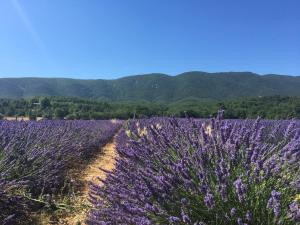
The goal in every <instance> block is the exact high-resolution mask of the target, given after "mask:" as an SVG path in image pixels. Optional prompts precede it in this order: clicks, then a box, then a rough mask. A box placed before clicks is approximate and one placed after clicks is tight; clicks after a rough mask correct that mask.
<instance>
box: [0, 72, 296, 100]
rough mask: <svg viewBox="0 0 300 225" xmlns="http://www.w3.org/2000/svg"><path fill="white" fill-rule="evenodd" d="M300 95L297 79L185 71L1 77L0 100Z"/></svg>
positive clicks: (166, 98)
mask: <svg viewBox="0 0 300 225" xmlns="http://www.w3.org/2000/svg"><path fill="white" fill-rule="evenodd" d="M271 95H282V96H300V77H299V76H297V77H293V76H281V75H258V74H254V73H250V72H226V73H205V72H187V73H183V74H179V75H177V76H168V75H165V74H147V75H137V76H128V77H124V78H120V79H115V80H79V79H66V78H1V79H0V98H26V97H32V96H69V97H80V98H89V99H98V100H110V101H111V100H112V101H141V100H146V101H161V102H174V101H178V100H182V99H186V98H197V99H200V100H201V99H202V100H224V99H232V98H236V97H249V96H253V97H257V96H271Z"/></svg>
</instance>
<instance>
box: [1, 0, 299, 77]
mask: <svg viewBox="0 0 300 225" xmlns="http://www.w3.org/2000/svg"><path fill="white" fill-rule="evenodd" d="M299 9H300V1H299V0H243V1H242V0H0V77H24V76H39V77H73V78H83V79H85V78H94V79H95V78H104V79H113V78H117V77H121V76H125V75H133V74H144V73H152V72H161V73H167V74H171V75H175V74H178V73H181V72H184V71H190V70H201V71H208V72H216V71H253V72H257V73H261V74H266V73H278V74H290V75H300V13H299Z"/></svg>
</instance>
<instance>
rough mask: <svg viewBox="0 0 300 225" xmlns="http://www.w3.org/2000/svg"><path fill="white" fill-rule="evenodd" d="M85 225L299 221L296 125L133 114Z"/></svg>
mask: <svg viewBox="0 0 300 225" xmlns="http://www.w3.org/2000/svg"><path fill="white" fill-rule="evenodd" d="M117 150H118V153H119V158H118V159H117V167H116V169H115V170H114V171H112V172H108V173H109V176H108V178H107V179H106V180H105V181H103V182H104V184H105V185H104V186H101V187H100V186H97V185H95V184H94V185H92V187H91V189H92V191H91V199H90V200H91V202H92V203H93V204H94V209H93V210H92V211H91V213H90V215H89V218H88V224H89V225H96V224H99V225H100V224H101V225H103V224H139V225H142V224H144V225H146V224H194V225H200V224H201V225H204V224H238V225H246V224H297V223H299V221H300V169H299V168H300V165H299V164H300V123H299V122H298V121H294V120H291V121H265V120H259V119H258V120H234V121H230V120H222V113H220V114H219V116H218V117H217V118H216V119H211V120H192V119H190V120H189V119H175V118H153V119H149V120H132V121H130V122H128V123H127V125H126V126H125V128H124V129H123V130H122V132H121V133H120V134H119V136H118V140H117Z"/></svg>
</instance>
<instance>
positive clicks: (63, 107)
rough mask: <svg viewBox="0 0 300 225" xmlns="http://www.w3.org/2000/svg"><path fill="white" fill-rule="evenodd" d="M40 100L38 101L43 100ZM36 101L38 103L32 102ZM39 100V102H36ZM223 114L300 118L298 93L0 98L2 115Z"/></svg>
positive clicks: (56, 116) (90, 116)
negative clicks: (170, 98) (168, 98)
mask: <svg viewBox="0 0 300 225" xmlns="http://www.w3.org/2000/svg"><path fill="white" fill-rule="evenodd" d="M45 99H47V100H46V103H45V102H44V103H43V104H42V103H41V102H43V101H45ZM36 103H38V104H36ZM39 103H41V104H39ZM220 108H222V109H224V110H225V115H224V117H225V118H228V119H229V118H230V119H245V118H257V117H258V116H261V117H263V118H266V119H290V118H300V97H281V96H270V97H256V98H240V99H235V100H226V101H207V100H206V101H203V100H199V99H197V98H188V99H185V100H180V101H177V102H173V103H170V104H163V103H154V102H148V101H141V102H106V101H92V100H86V99H79V98H69V97H47V98H44V97H34V98H30V99H20V100H11V99H0V113H1V114H2V117H3V116H15V117H19V116H24V115H25V116H28V117H30V119H36V117H37V116H41V117H43V118H47V119H52V118H58V119H64V118H65V119H70V120H74V119H87V120H89V119H94V120H101V119H113V118H118V119H128V118H148V117H152V116H176V117H195V118H210V117H213V116H215V113H216V112H217V111H218V109H220ZM1 114H0V118H1Z"/></svg>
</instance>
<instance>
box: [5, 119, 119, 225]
mask: <svg viewBox="0 0 300 225" xmlns="http://www.w3.org/2000/svg"><path fill="white" fill-rule="evenodd" d="M120 126H121V124H120V123H112V122H111V121H55V120H44V121H39V122H33V121H30V122H13V121H0V212H1V214H0V223H1V224H5V223H6V224H15V223H17V222H18V220H21V219H24V217H26V214H27V213H30V211H32V210H35V209H37V208H39V207H41V205H39V204H37V203H38V201H33V199H35V198H37V197H38V196H46V198H47V199H48V198H51V196H53V195H56V194H58V193H62V192H67V191H69V190H68V189H69V188H71V186H72V185H73V186H74V185H75V184H74V183H73V179H72V177H71V175H70V176H69V174H68V173H69V172H70V170H71V169H73V168H74V167H78V165H83V164H84V161H85V160H88V159H89V157H90V156H92V155H93V154H94V153H95V152H96V151H98V150H99V149H100V147H101V146H103V145H104V144H105V143H107V142H108V141H109V140H110V139H111V138H112V136H113V135H114V134H115V132H116V131H117V130H118V129H119V128H120ZM25 196H26V197H25ZM48 200H49V199H48ZM49 201H50V200H49Z"/></svg>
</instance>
